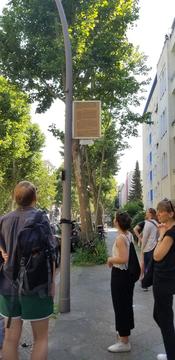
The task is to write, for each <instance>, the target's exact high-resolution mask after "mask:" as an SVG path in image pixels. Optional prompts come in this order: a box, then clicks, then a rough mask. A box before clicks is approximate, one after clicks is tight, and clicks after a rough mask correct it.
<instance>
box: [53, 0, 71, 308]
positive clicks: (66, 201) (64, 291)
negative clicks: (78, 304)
mask: <svg viewBox="0 0 175 360" xmlns="http://www.w3.org/2000/svg"><path fill="white" fill-rule="evenodd" d="M55 2H56V6H57V9H58V13H59V17H60V20H61V25H62V31H63V36H64V47H65V57H66V89H65V97H66V100H65V105H66V115H65V138H64V170H63V172H62V180H63V207H62V219H61V221H62V239H61V240H62V241H61V268H60V294H59V302H60V304H59V305H60V312H61V313H66V312H69V311H70V230H71V229H70V227H71V168H72V51H71V43H70V38H69V32H68V24H67V20H66V16H65V12H64V9H63V6H62V2H61V0H55Z"/></svg>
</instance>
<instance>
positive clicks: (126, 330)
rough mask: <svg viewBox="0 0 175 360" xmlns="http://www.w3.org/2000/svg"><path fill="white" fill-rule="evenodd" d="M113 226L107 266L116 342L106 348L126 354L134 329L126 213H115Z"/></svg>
mask: <svg viewBox="0 0 175 360" xmlns="http://www.w3.org/2000/svg"><path fill="white" fill-rule="evenodd" d="M115 226H116V227H117V229H118V232H117V237H116V240H115V242H114V244H113V248H112V256H111V257H109V258H108V261H107V264H108V266H109V267H110V268H112V271H111V295H112V302H113V307H114V313H115V327H116V332H117V341H116V343H115V344H113V345H111V346H109V347H108V351H110V352H116V353H118V352H128V351H130V350H131V345H130V343H129V335H130V332H131V329H133V328H134V314H133V306H132V305H133V290H134V282H133V280H132V279H131V276H130V274H129V271H128V259H129V246H130V242H131V241H132V239H133V236H132V234H131V232H130V231H129V229H130V228H131V218H130V216H129V214H128V213H127V212H117V214H116V218H115Z"/></svg>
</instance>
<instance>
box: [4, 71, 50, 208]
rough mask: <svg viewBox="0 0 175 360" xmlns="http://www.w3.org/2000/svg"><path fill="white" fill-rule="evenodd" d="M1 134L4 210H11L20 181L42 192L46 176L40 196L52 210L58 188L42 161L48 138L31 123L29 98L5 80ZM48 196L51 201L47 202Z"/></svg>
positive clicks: (43, 202)
mask: <svg viewBox="0 0 175 360" xmlns="http://www.w3.org/2000/svg"><path fill="white" fill-rule="evenodd" d="M0 133H1V138H0V160H1V168H0V189H1V191H0V210H1V211H2V212H4V211H7V210H10V208H11V193H12V189H13V187H14V185H15V184H16V183H17V182H18V181H20V180H24V179H26V180H30V181H32V180H33V181H35V184H36V185H37V186H39V187H40V189H42V187H43V179H44V176H45V190H44V192H43V196H42V197H41V196H40V204H41V205H42V206H43V207H47V206H50V204H51V202H52V201H53V199H54V196H55V193H54V191H55V190H54V188H55V185H54V184H53V181H52V185H51V184H50V177H49V174H48V172H47V169H46V168H45V166H44V164H43V161H42V160H41V150H42V148H43V146H44V135H43V134H42V133H41V131H40V129H39V127H38V125H37V124H32V123H31V120H30V114H29V105H28V99H27V96H26V94H24V93H23V92H21V91H19V89H18V88H17V87H16V86H14V85H12V84H11V83H10V82H9V81H7V80H6V79H5V78H4V77H2V76H0ZM41 178H42V181H41ZM41 185H42V186H41ZM40 195H41V190H40ZM48 196H50V201H46V198H47V197H48ZM46 204H47V206H46Z"/></svg>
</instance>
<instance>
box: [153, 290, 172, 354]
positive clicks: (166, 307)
mask: <svg viewBox="0 0 175 360" xmlns="http://www.w3.org/2000/svg"><path fill="white" fill-rule="evenodd" d="M153 294H154V301H155V302H154V312H153V316H154V320H155V321H156V323H157V324H158V326H159V327H160V330H161V333H162V337H163V342H164V346H165V351H166V355H167V359H168V360H175V328H174V313H173V295H172V294H165V293H162V292H161V291H160V289H159V288H156V287H153Z"/></svg>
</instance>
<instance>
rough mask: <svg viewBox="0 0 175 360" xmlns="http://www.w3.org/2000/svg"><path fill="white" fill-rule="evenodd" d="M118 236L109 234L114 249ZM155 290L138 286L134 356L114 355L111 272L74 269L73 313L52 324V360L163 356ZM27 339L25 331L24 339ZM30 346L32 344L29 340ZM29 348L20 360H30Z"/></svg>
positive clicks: (125, 359) (146, 359)
mask: <svg viewBox="0 0 175 360" xmlns="http://www.w3.org/2000/svg"><path fill="white" fill-rule="evenodd" d="M114 237H115V232H114V231H113V232H109V233H108V240H107V243H108V247H109V251H110V249H111V246H112V243H113V240H114ZM152 309H153V297H152V290H149V291H148V292H143V291H142V289H141V288H140V286H139V282H138V283H137V284H136V288H135V296H134V311H135V329H134V330H133V331H132V336H131V344H132V351H131V353H126V354H111V353H109V352H107V350H106V349H107V347H108V346H109V345H111V344H113V343H114V342H115V328H114V313H113V308H112V302H111V296H110V270H109V269H108V268H107V267H106V266H105V265H101V266H93V267H91V266H89V267H72V269H71V312H70V313H68V314H60V315H58V319H57V320H56V321H53V320H52V321H51V332H50V336H49V356H48V359H49V360H108V359H109V360H113V359H117V360H154V359H156V354H157V353H159V352H164V350H163V345H162V339H161V335H160V332H159V329H158V328H157V326H156V325H155V324H154V321H153V318H152ZM23 336H27V338H28V339H29V338H30V335H27V333H26V328H25V331H24V335H23ZM28 342H29V343H30V341H29V340H28ZM29 352H30V348H27V349H25V348H24V349H21V356H22V357H21V360H28V359H29Z"/></svg>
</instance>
